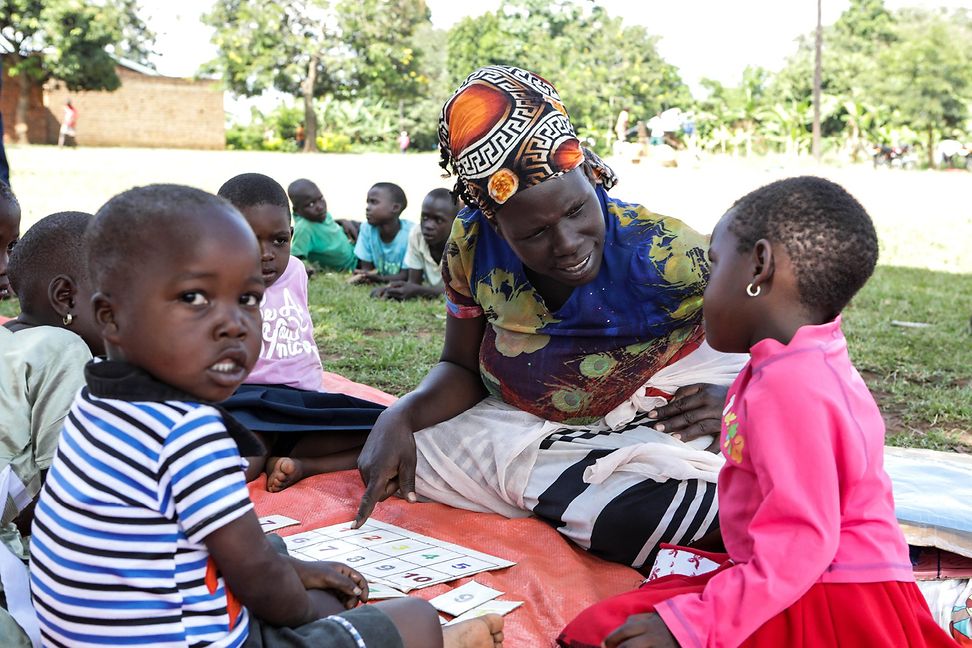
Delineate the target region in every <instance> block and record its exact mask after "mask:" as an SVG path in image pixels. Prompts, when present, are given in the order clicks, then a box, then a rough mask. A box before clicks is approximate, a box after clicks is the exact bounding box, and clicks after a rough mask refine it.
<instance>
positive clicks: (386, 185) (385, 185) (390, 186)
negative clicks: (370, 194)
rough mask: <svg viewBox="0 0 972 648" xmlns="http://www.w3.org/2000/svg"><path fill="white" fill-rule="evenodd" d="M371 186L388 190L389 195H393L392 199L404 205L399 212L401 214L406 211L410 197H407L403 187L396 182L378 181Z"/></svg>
mask: <svg viewBox="0 0 972 648" xmlns="http://www.w3.org/2000/svg"><path fill="white" fill-rule="evenodd" d="M371 188H372V189H382V190H383V191H387V192H388V195H389V196H391V199H392V201H394V202H397V203H398V204H399V205H401V206H402V209H401V211H399V212H398V213H399V214H401V213H402V212H403V211H405V208H406V207H408V198H406V197H405V191H403V190H402V188H401V187H399V186H398V185H397V184H395V183H394V182H376V183H375V184H373V185H372V186H371Z"/></svg>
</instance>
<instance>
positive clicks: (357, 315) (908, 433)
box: [0, 266, 972, 452]
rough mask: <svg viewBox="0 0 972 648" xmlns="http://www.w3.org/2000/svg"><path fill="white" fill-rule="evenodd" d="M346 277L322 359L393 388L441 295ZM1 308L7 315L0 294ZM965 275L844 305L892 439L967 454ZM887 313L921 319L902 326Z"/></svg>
mask: <svg viewBox="0 0 972 648" xmlns="http://www.w3.org/2000/svg"><path fill="white" fill-rule="evenodd" d="M346 279H347V275H343V274H335V273H319V274H317V275H315V276H314V277H313V278H312V279H311V281H310V294H309V298H310V304H311V314H312V315H313V317H314V322H315V328H314V334H315V338H316V339H317V343H318V345H319V347H320V349H321V356H322V358H323V360H324V365H325V367H326V368H327V369H328V370H329V371H334V372H337V373H339V374H341V375H343V376H346V377H348V378H350V379H352V380H355V381H358V382H362V383H367V384H370V385H374V386H376V387H378V388H380V389H383V390H385V391H387V392H389V393H392V394H395V395H398V396H401V395H402V394H405V393H406V392H408V391H409V390H410V389H412V388H413V387H415V385H417V384H418V383H419V381H420V380H421V379H422V378H423V377H424V376H425V374H426V372H427V371H428V369H429V367H431V366H432V365H433V364H435V362H436V361H437V360H438V358H439V353H440V352H441V350H442V340H443V336H444V332H445V307H444V305H443V302H442V301H441V300H419V301H411V302H404V303H400V302H394V301H381V300H377V299H371V298H370V297H369V293H370V291H371V287H370V286H352V285H348V284H347V283H346ZM0 313H2V314H4V315H7V316H12V315H15V314H16V305H15V304H14V303H11V302H4V303H3V304H2V305H0ZM970 317H972V275H955V274H946V273H940V272H931V271H928V270H916V269H911V268H896V267H887V266H880V267H878V269H877V272H876V273H875V275H874V277H873V278H872V279H871V281H870V282H869V283H868V284H867V285H866V286H865V287H864V289H863V290H862V291H861V293H860V294H859V295H858V296H857V298H856V299H855V300H854V303H853V304H851V306H850V307H849V308H848V309H847V310H846V311H845V313H844V329H845V331H846V333H847V338H848V341H849V344H850V350H851V356H852V357H853V359H854V363H855V364H856V365H857V367H858V369H859V370H860V371H861V373H862V374H863V375H864V378H865V380H866V381H867V383H868V385H869V386H870V388H871V390H872V391H873V392H874V395H875V397H876V398H877V401H878V404H879V405H880V407H881V410H882V412H883V413H884V417H885V420H886V421H887V423H888V443H889V444H891V445H898V446H907V447H920V448H932V449H937V450H956V451H959V452H972V332H970V329H969V326H970V322H969V318H970ZM892 320H903V321H910V322H925V323H928V324H931V326H929V327H927V328H902V327H898V326H894V325H892V324H891V322H892Z"/></svg>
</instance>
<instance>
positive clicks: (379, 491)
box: [354, 316, 486, 527]
mask: <svg viewBox="0 0 972 648" xmlns="http://www.w3.org/2000/svg"><path fill="white" fill-rule="evenodd" d="M485 328H486V318H484V317H481V316H480V317H473V318H469V319H460V318H455V317H449V318H447V319H446V334H445V345H444V346H443V349H442V356H441V357H440V359H439V363H438V364H437V365H435V366H434V367H432V369H431V371H429V373H428V375H427V376H426V377H425V379H424V380H422V382H421V384H419V386H418V387H417V388H416V389H415V390H414V391H412V392H410V393H408V394H406V395H405V396H403V397H402V398H401V400H399V401H398V402H396V403H395V404H394V405H392V406H391V407H389V408H388V409H387V410H385V411H384V412H382V414H381V416H379V417H378V420H377V421H376V422H375V426H374V428H372V430H371V434H369V435H368V440H367V442H365V445H364V448H362V450H361V455H360V456H359V457H358V470H359V471H360V473H361V479H362V481H364V483H365V486H366V489H365V493H364V496H363V497H362V498H361V505H360V506H359V507H358V515H357V517H356V518H355V521H354V525H355V526H356V527H357V526H360V525H361V524H363V523H364V521H365V520H367V519H368V517H369V516H370V515H371V512H372V511H373V510H374V508H375V504H377V503H378V502H381V501H383V500H385V499H387V498H389V497H390V496H391V495H392V494H394V493H395V491H398V490H400V491H401V493H402V496H403V497H405V498H406V499H408V500H409V501H414V500H415V461H416V457H415V439H414V438H413V434H414V433H415V432H417V431H419V430H422V429H424V428H427V427H429V426H431V425H435V424H436V423H441V422H442V421H447V420H449V419H451V418H453V417H454V416H457V415H458V414H461V413H462V412H465V411H466V410H468V409H469V408H470V407H472V406H473V405H475V404H476V403H478V402H479V401H481V400H482V399H483V398H484V397H485V396H486V389H485V387H483V382H482V380H481V379H480V377H479V346H480V345H481V344H482V341H483V332H484V330H485Z"/></svg>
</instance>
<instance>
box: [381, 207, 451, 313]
mask: <svg viewBox="0 0 972 648" xmlns="http://www.w3.org/2000/svg"><path fill="white" fill-rule="evenodd" d="M458 211H459V205H458V204H457V202H456V200H455V198H454V197H453V195H452V192H451V191H449V190H448V189H433V190H432V191H430V192H429V193H428V195H427V196H426V197H425V200H423V201H422V218H421V221H420V223H419V224H420V227H413V228H412V231H411V232H409V235H408V250H407V251H406V252H405V268H406V269H407V270H408V277H407V278H406V279H405V281H393V282H391V283H390V284H388V285H387V286H383V287H380V288H377V289H375V291H374V292H373V293H372V296H373V297H383V298H386V299H398V300H400V301H404V300H406V299H414V298H416V297H438V296H439V295H442V294H443V293H444V292H445V288H444V287H443V285H442V272H441V265H442V253H443V252H444V251H445V246H446V241H448V240H449V234H450V232H452V223H453V222H454V221H455V220H456V214H457V213H458Z"/></svg>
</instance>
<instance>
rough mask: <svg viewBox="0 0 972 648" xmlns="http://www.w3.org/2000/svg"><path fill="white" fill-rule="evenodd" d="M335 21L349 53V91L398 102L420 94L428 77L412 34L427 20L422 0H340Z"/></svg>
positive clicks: (428, 15)
mask: <svg viewBox="0 0 972 648" xmlns="http://www.w3.org/2000/svg"><path fill="white" fill-rule="evenodd" d="M337 20H338V27H339V29H340V33H341V40H342V41H343V42H344V44H345V45H346V46H347V47H348V48H349V49H350V51H351V53H352V54H353V56H352V57H351V58H350V59H349V60H348V65H347V71H348V78H349V81H350V82H351V83H352V88H351V90H352V91H353V93H354V94H357V95H359V96H368V97H372V98H375V99H380V100H384V101H386V102H388V103H389V104H392V105H399V106H400V105H401V104H402V103H403V102H404V100H405V99H407V98H412V97H415V96H416V95H420V94H424V90H425V89H426V87H427V85H428V78H423V76H421V75H420V71H421V62H422V61H421V59H422V50H421V49H420V48H419V46H418V45H417V43H416V42H415V40H414V38H413V37H414V35H415V32H416V30H417V29H418V28H419V27H430V26H431V24H432V23H431V21H430V14H429V8H428V7H427V6H426V5H425V0H342V2H340V3H339V4H338V5H337Z"/></svg>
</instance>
